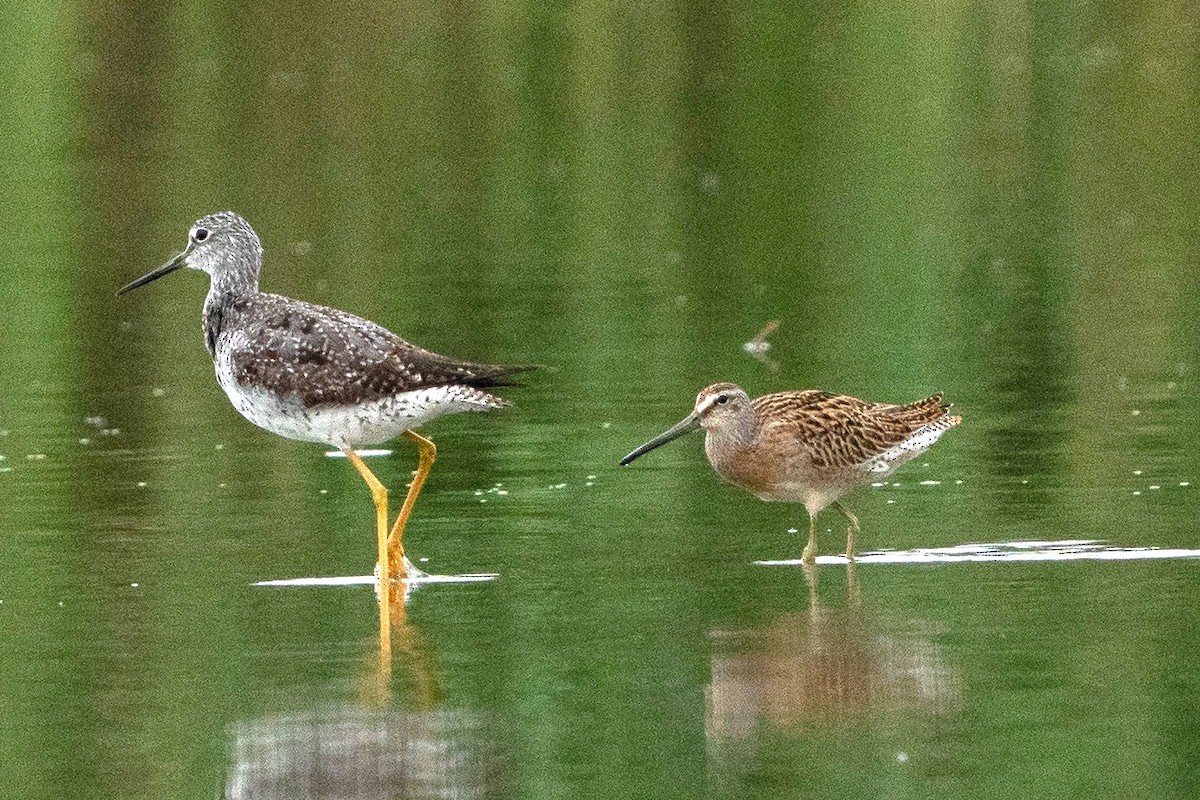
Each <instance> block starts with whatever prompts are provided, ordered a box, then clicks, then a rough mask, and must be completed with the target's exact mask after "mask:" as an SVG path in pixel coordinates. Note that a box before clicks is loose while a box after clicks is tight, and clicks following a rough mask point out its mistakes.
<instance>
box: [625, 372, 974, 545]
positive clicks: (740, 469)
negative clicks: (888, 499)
mask: <svg viewBox="0 0 1200 800" xmlns="http://www.w3.org/2000/svg"><path fill="white" fill-rule="evenodd" d="M949 408H950V406H949V405H947V404H945V403H943V402H942V396H941V395H940V394H935V395H933V396H932V397H927V398H925V399H924V400H917V401H915V402H912V403H909V404H908V405H891V404H890V403H868V402H866V401H865V400H859V399H858V398H857V397H849V396H847V395H836V394H831V393H829V392H821V391H817V390H815V389H809V390H806V391H798V392H776V393H774V394H767V395H763V396H762V397H756V398H754V399H751V398H750V396H749V395H748V394H746V390H745V389H743V388H742V387H740V386H738V385H737V384H735V383H714V384H713V385H712V386H709V387H708V388H706V389H704V390H702V391H701V392H700V394H698V395H697V396H696V406H695V409H694V410H693V411H692V413H691V414H688V415H687V416H686V417H685V418H684V419H683V420H682V421H681V422H680V423H679V424H678V425H675V426H674V427H672V428H670V429H669V430H667V431H664V432H663V433H661V434H659V435H658V436H656V437H654V438H653V439H651V440H650V441H648V442H646V443H645V444H644V445H642V446H641V447H639V448H637V449H636V450H634V451H633V452H632V453H630V454H629V455H627V456H625V457H624V458H623V459H621V464H622V465H626V464H629V463H630V462H631V461H633V460H634V459H635V458H638V457H639V456H642V455H645V454H646V453H648V452H649V451H651V450H653V449H654V448H656V447H658V446H659V445H663V444H666V443H667V442H670V441H672V440H674V439H678V438H679V437H680V436H683V435H684V434H685V433H689V432H691V431H694V430H697V429H699V428H703V429H704V431H705V434H706V435H705V439H704V452H705V453H706V454H707V456H708V463H710V464H712V467H713V469H714V470H716V472H717V475H719V476H720V477H721V479H722V480H724V481H726V482H727V483H731V484H733V485H734V486H737V487H738V488H740V489H745V490H746V491H748V492H750V493H751V494H753V495H754V496H755V497H758V498H759V499H761V500H773V501H779V502H785V503H803V504H804V508H805V509H806V510H807V511H808V518H809V519H808V544H807V545H806V546H805V548H804V553H803V554H802V555H801V558H802V559H803V560H804V561H805V562H807V563H809V564H811V563H813V562H814V561H815V560H816V556H817V528H816V518H817V514H819V513H820V512H821V510H822V509H824V508H825V507H826V506H829V505H832V506H833V507H834V508H836V509H837V510H838V511H839V512H841V513H842V514H843V515H844V516H845V517H846V520H847V521H848V522H849V526H848V527H847V528H846V557H847V558H849V559H853V558H854V534H855V533H856V532H857V531H858V529H859V528H858V519H857V518H856V517H855V516H854V515H853V514H851V513H850V512H849V511H848V510H847V509H846V508H845V507H844V506H842V504H841V503H839V502H838V500H839V498H841V497H842V495H844V494H846V493H847V492H849V491H850V490H851V489H854V488H856V487H858V486H861V485H863V484H865V483H867V482H868V481H872V480H881V479H883V478H885V477H887V476H888V475H891V474H892V473H893V472H895V471H896V469H897V468H898V467H900V465H902V464H904V463H905V462H906V461H908V460H910V459H912V458H915V457H916V456H918V455H920V454H921V453H923V452H925V451H926V450H928V449H929V448H930V447H931V446H932V445H933V443H934V442H936V441H937V440H938V438H939V437H940V436H941V435H942V434H943V433H945V432H946V431H947V430H949V429H950V428H953V427H954V426H955V425H957V424H958V423H959V422H961V421H962V417H955V416H951V415H950V413H949V411H948V409H949Z"/></svg>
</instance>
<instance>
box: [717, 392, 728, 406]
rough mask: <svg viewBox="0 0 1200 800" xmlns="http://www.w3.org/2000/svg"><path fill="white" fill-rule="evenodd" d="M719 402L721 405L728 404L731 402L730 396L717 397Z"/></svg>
mask: <svg viewBox="0 0 1200 800" xmlns="http://www.w3.org/2000/svg"><path fill="white" fill-rule="evenodd" d="M717 402H718V403H720V404H721V405H725V404H726V403H728V402H729V395H727V394H719V395H717Z"/></svg>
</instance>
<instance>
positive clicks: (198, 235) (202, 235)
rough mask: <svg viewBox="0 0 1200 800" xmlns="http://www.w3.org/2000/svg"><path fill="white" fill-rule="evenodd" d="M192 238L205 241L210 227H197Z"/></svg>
mask: <svg viewBox="0 0 1200 800" xmlns="http://www.w3.org/2000/svg"><path fill="white" fill-rule="evenodd" d="M192 238H193V239H195V240H196V241H197V242H203V241H204V240H205V239H207V238H208V228H196V232H195V233H193V234H192Z"/></svg>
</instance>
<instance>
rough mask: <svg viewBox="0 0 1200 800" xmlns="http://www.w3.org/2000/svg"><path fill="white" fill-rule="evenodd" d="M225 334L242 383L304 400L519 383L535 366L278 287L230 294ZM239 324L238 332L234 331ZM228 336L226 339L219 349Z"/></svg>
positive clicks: (350, 400)
mask: <svg viewBox="0 0 1200 800" xmlns="http://www.w3.org/2000/svg"><path fill="white" fill-rule="evenodd" d="M224 316H225V320H223V322H233V321H236V324H235V325H227V324H223V325H222V328H223V331H222V335H229V336H231V337H232V336H236V338H237V341H236V342H231V343H232V344H233V348H232V351H231V352H232V355H231V358H232V360H233V368H234V375H235V377H236V379H237V381H238V382H239V383H240V384H242V385H257V386H262V387H266V388H270V389H271V390H273V391H275V392H277V393H279V394H287V395H293V396H295V397H296V398H297V399H298V400H299V401H300V402H301V403H302V404H303V405H304V406H306V407H311V406H317V405H322V404H324V403H339V404H356V403H362V402H368V401H371V400H378V399H380V398H383V397H388V396H391V395H395V394H398V393H400V392H408V391H413V390H416V389H423V388H431V387H436V386H448V385H453V384H457V385H462V386H472V387H477V388H487V387H491V386H511V385H514V384H513V383H512V381H511V379H510V377H509V376H511V375H513V374H514V373H517V372H523V371H525V370H527V369H530V367H509V366H502V365H499V364H479V363H475V362H471V361H459V360H457V359H453V358H448V357H446V356H442V355H438V354H437V353H431V352H429V351H428V350H424V349H422V348H420V347H417V346H416V345H414V344H410V343H409V342H406V341H405V340H403V339H401V338H400V337H399V336H397V335H396V334H394V333H392V332H391V331H389V330H387V329H386V328H384V327H382V326H380V325H376V324H375V323H374V322H371V321H370V320H367V319H363V318H362V317H357V316H355V315H353V314H348V313H346V312H345V311H339V310H337V309H335V308H328V307H326V306H318V305H314V304H312V303H304V302H301V301H298V300H291V299H289V298H285V297H281V296H279V295H271V294H255V295H251V296H250V297H246V298H240V299H237V300H233V301H230V302H229V303H228V307H227V308H226V309H225V310H224ZM234 331H236V333H234ZM220 348H221V342H218V347H217V349H218V355H219V354H220Z"/></svg>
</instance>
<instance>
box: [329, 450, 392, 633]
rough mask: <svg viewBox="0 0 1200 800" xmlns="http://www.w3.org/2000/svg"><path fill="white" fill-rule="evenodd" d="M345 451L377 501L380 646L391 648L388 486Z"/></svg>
mask: <svg viewBox="0 0 1200 800" xmlns="http://www.w3.org/2000/svg"><path fill="white" fill-rule="evenodd" d="M343 452H345V454H346V458H348V459H349V460H350V463H351V464H353V465H354V468H355V469H356V470H358V474H359V475H361V476H362V479H363V480H364V481H366V482H367V486H369V487H370V489H371V499H372V500H374V501H375V538H376V552H377V554H378V558H379V637H380V648H383V647H385V644H386V646H387V647H389V648H390V646H391V645H390V642H389V641H388V640H389V637H388V632H387V620H388V614H389V609H388V605H389V603H388V601H389V599H390V597H391V593H390V592H389V591H388V589H389V587H390V585H391V572H392V570H390V569H389V566H390V564H389V563H388V548H387V519H388V512H387V498H388V493H387V487H385V486H384V485H383V484H382V483H380V482H379V479H378V478H376V477H375V473H373V472H371V470H370V469H368V468H367V465H366V464H365V463H364V462H363V460H362V458H361V457H360V456H359V455H358V453H356V452H354V451H353V450H351V449H350V448H349V447H346V448H344V449H343ZM401 561H403V559H401ZM401 568H402V569H403V565H401ZM399 575H400V576H401V577H403V576H404V572H403V571H400V572H399Z"/></svg>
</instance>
